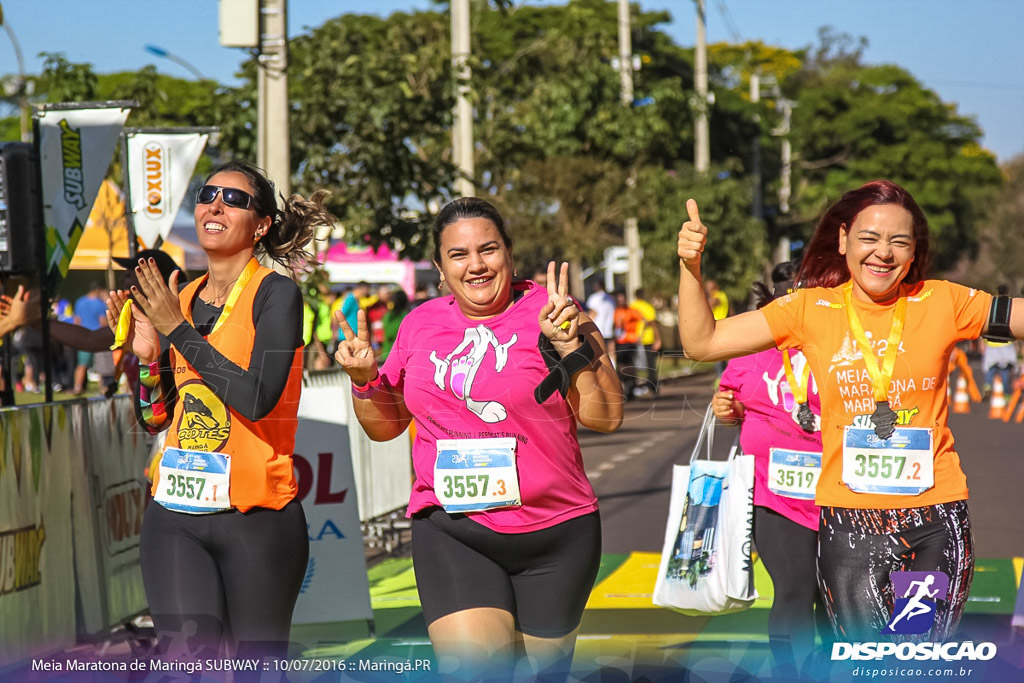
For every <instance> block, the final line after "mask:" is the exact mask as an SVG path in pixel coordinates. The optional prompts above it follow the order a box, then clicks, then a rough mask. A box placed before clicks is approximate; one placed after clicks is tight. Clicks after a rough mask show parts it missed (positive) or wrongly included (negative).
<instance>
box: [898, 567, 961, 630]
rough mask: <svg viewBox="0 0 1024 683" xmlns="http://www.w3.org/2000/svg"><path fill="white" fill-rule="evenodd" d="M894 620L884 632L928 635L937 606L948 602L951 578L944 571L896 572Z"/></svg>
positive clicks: (933, 621)
mask: <svg viewBox="0 0 1024 683" xmlns="http://www.w3.org/2000/svg"><path fill="white" fill-rule="evenodd" d="M889 578H890V579H891V580H892V590H893V595H894V596H895V597H896V599H895V601H894V604H893V607H892V618H891V619H890V620H889V623H888V624H886V626H885V628H884V629H882V633H885V634H889V633H904V634H911V633H927V632H928V631H930V630H931V628H932V624H934V623H935V607H936V603H938V601H939V600H945V599H946V593H947V591H948V590H949V576H947V575H946V573H945V572H893V573H892V574H890V575H889Z"/></svg>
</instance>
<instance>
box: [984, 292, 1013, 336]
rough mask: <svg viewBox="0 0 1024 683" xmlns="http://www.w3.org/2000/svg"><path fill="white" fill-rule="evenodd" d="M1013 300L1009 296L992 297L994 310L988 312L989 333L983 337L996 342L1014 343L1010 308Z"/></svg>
mask: <svg viewBox="0 0 1024 683" xmlns="http://www.w3.org/2000/svg"><path fill="white" fill-rule="evenodd" d="M1012 305H1013V299H1011V298H1010V297H1008V296H994V297H992V308H990V309H989V311H988V331H986V332H985V334H983V335H982V336H983V337H984V338H985V339H987V340H989V341H994V342H1012V341H1013V340H1014V339H1015V337H1014V336H1013V332H1011V331H1010V308H1011V306H1012Z"/></svg>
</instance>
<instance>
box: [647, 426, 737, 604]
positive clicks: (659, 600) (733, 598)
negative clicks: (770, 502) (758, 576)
mask: <svg viewBox="0 0 1024 683" xmlns="http://www.w3.org/2000/svg"><path fill="white" fill-rule="evenodd" d="M714 434H715V415H714V413H713V412H712V411H711V406H708V409H707V412H706V413H705V414H704V423H703V424H702V425H701V431H700V434H699V435H698V436H697V443H696V445H695V446H694V449H693V454H692V455H691V456H690V464H689V465H676V466H675V467H674V468H673V472H672V498H671V502H670V504H669V512H668V523H667V525H666V529H665V543H664V546H663V547H662V551H661V563H660V565H659V567H658V578H657V581H656V583H655V586H654V598H653V599H654V604H655V605H658V606H660V607H668V608H670V609H674V610H676V611H678V612H682V613H683V614H689V615H709V614H711V615H713V614H728V613H730V612H738V611H740V610H744V609H747V608H748V607H750V606H751V605H752V604H753V603H754V600H756V599H757V591H756V590H755V589H754V571H753V563H752V561H751V557H750V546H751V543H752V539H753V521H754V505H753V503H754V456H752V455H743V454H742V453H738V451H739V448H738V446H733V448H732V451H731V452H730V453H729V459H728V460H725V461H715V460H712V459H711V448H712V445H713V443H714ZM702 446H703V447H704V450H705V454H706V458H700V457H699V456H700V454H701V448H702Z"/></svg>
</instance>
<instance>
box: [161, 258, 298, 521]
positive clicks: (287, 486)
mask: <svg viewBox="0 0 1024 683" xmlns="http://www.w3.org/2000/svg"><path fill="white" fill-rule="evenodd" d="M250 263H251V264H255V265H256V266H258V264H256V262H255V261H251V262H250ZM273 272H274V271H272V270H270V269H269V268H264V267H259V268H258V270H256V271H255V274H254V275H253V277H252V279H251V280H250V281H249V282H248V283H247V284H246V285H245V286H244V288H243V289H242V291H241V294H240V296H239V297H238V299H237V301H235V302H234V305H233V306H232V310H231V311H230V312H228V313H227V315H226V317H225V319H224V320H223V323H222V324H218V326H216V327H215V328H214V330H213V331H212V332H211V333H210V334H209V335H207V337H206V340H207V341H208V342H210V344H212V345H213V346H215V347H216V348H217V350H218V351H220V352H221V353H222V354H224V356H225V357H226V358H227V359H228V360H230V361H232V362H233V363H236V364H237V365H238V366H239V367H241V368H242V369H243V370H247V369H248V368H249V361H250V355H251V352H252V346H253V339H254V337H255V326H254V324H253V319H252V316H253V302H254V299H255V297H256V292H257V290H258V289H259V287H260V283H261V282H262V281H263V279H264V278H265V277H267V276H268V275H270V274H272V273H273ZM205 279H206V278H197V279H195V280H193V281H192V282H190V283H189V284H188V285H187V286H186V287H185V288H184V289H183V290H182V291H181V292H180V294H179V296H178V298H179V300H180V303H181V312H182V313H183V314H184V316H185V318H186V319H187V320H188V322H189V324H192V302H193V299H194V298H195V297H196V296H197V293H198V291H199V288H200V287H201V286H202V284H203V282H204V281H205ZM226 308H227V306H225V309H226ZM171 362H172V363H173V365H174V381H175V384H176V385H177V389H178V400H177V402H176V403H175V406H174V417H173V421H172V423H171V428H170V431H168V433H167V447H169V448H184V449H187V450H195V451H202V452H206V453H225V454H227V455H229V456H230V457H231V476H230V489H229V497H230V502H231V506H232V507H234V508H237V509H238V510H240V511H242V512H246V511H247V510H249V509H251V508H253V507H265V508H270V509H273V510H280V509H281V508H283V507H284V506H285V505H287V504H288V503H289V502H290V501H291V500H292V499H293V498H294V497H295V494H296V493H297V491H298V486H297V483H296V480H295V472H294V470H293V469H292V452H293V449H294V448H295V432H296V430H297V429H298V407H299V396H300V394H301V392H302V347H301V346H300V347H299V348H297V349H296V350H295V352H294V353H293V354H292V358H291V372H290V373H289V375H288V381H287V384H286V385H285V390H284V393H283V394H282V395H281V399H280V400H279V401H278V403H277V405H276V406H275V407H274V409H273V410H271V411H270V414H268V415H267V416H265V417H264V418H262V419H260V420H255V421H253V420H247V419H246V418H244V417H243V416H242V415H240V414H239V413H237V412H236V411H235V410H233V409H232V408H231V407H230V406H228V405H226V404H225V403H224V402H223V401H221V399H220V398H219V397H218V396H217V394H215V393H214V392H213V390H212V389H210V387H209V386H207V384H206V383H205V382H204V381H203V379H202V377H201V376H200V375H199V373H198V372H197V371H196V370H195V369H194V368H193V367H192V366H191V365H189V363H188V361H186V360H185V359H184V357H183V356H182V355H181V354H180V353H177V351H176V349H175V347H174V346H172V347H171ZM158 484H159V476H158V475H157V476H154V478H153V493H154V495H155V494H156V491H157V487H158Z"/></svg>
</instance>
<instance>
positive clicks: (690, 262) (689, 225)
mask: <svg viewBox="0 0 1024 683" xmlns="http://www.w3.org/2000/svg"><path fill="white" fill-rule="evenodd" d="M686 213H687V214H688V215H689V220H688V221H686V222H685V223H683V225H682V227H681V228H679V242H678V244H677V251H678V253H679V258H680V260H682V262H683V265H684V266H686V268H688V269H689V270H690V271H697V270H698V269H699V268H700V259H701V254H702V253H703V252H704V245H705V244H707V241H708V229H707V227H705V225H704V224H703V223H701V222H700V211H699V210H698V209H697V202H696V201H695V200H693V199H688V200H686Z"/></svg>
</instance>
